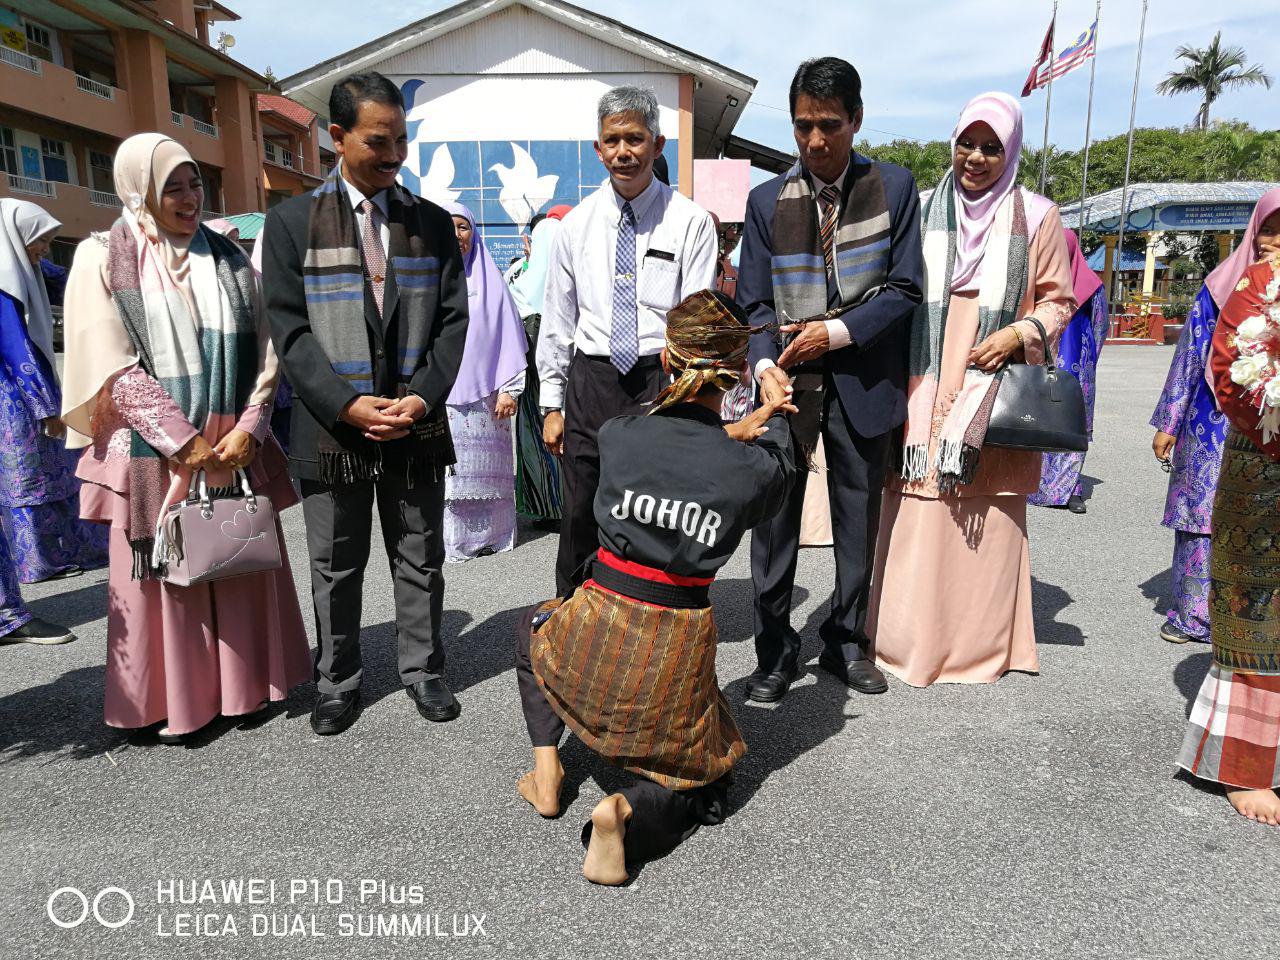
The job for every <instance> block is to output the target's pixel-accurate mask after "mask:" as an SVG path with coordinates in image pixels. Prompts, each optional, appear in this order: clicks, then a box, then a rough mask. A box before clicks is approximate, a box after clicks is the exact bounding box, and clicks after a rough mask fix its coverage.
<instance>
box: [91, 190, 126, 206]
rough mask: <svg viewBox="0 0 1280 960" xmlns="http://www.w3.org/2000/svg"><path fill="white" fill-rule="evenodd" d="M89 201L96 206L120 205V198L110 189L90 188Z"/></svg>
mask: <svg viewBox="0 0 1280 960" xmlns="http://www.w3.org/2000/svg"><path fill="white" fill-rule="evenodd" d="M89 202H90V203H92V204H93V205H94V206H95V207H118V206H120V198H119V197H117V196H116V195H115V194H114V193H112V192H111V191H110V190H90V191H89Z"/></svg>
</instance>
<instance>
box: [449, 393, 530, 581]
mask: <svg viewBox="0 0 1280 960" xmlns="http://www.w3.org/2000/svg"><path fill="white" fill-rule="evenodd" d="M494 399H495V398H494V397H492V396H490V397H486V398H485V399H483V400H477V401H475V402H474V403H467V404H461V405H458V406H455V405H453V404H449V405H448V406H447V407H446V408H445V409H446V410H447V411H448V414H449V432H450V434H451V435H452V436H453V447H454V451H455V453H456V455H457V458H458V462H457V463H456V464H455V465H454V466H453V467H451V468H449V470H448V472H447V473H446V474H445V481H444V547H445V559H446V560H449V561H451V562H458V561H462V560H469V559H471V558H472V557H476V556H479V555H480V554H481V553H484V552H488V553H498V552H501V551H503V550H510V549H511V548H512V547H514V546H515V542H516V486H515V484H516V480H515V460H514V457H515V454H514V450H513V446H512V438H511V420H510V419H506V420H499V419H497V418H496V417H495V416H494V415H493V404H494Z"/></svg>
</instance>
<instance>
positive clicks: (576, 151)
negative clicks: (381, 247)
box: [392, 73, 693, 269]
mask: <svg viewBox="0 0 1280 960" xmlns="http://www.w3.org/2000/svg"><path fill="white" fill-rule="evenodd" d="M392 79H393V80H394V81H395V82H396V83H397V84H399V86H400V88H401V90H402V92H403V93H404V96H405V106H406V111H407V114H408V120H409V156H408V159H407V161H406V163H405V165H404V168H403V169H402V170H401V174H400V179H401V181H402V182H403V183H404V185H405V186H406V187H407V188H409V189H410V190H413V191H414V192H416V193H419V194H421V195H422V196H424V197H427V198H428V199H431V200H435V201H437V202H441V201H446V200H454V201H457V202H459V203H464V204H466V205H467V206H468V207H470V208H471V210H472V212H473V213H474V214H475V215H476V220H477V223H478V224H479V226H480V229H481V234H482V236H483V237H484V239H485V244H486V245H487V246H488V248H489V251H490V253H492V254H493V258H494V260H495V261H496V262H497V264H498V266H499V267H501V268H503V269H505V268H506V266H507V264H508V263H509V262H510V261H511V259H512V258H513V257H516V256H519V255H520V254H521V253H522V250H523V248H522V245H521V240H520V235H521V233H523V232H525V231H527V229H528V224H529V221H530V220H531V219H532V218H533V216H534V215H535V214H537V213H540V212H545V211H546V210H547V209H549V208H550V207H553V206H555V205H557V204H561V203H567V204H570V205H576V204H578V203H579V202H580V201H581V200H582V198H583V197H585V196H587V194H589V193H591V192H592V191H593V190H595V189H597V188H598V187H599V186H600V185H601V184H602V183H603V182H604V181H605V180H606V179H607V176H608V175H607V173H606V172H605V168H604V166H603V164H601V163H600V160H599V158H598V157H597V156H596V152H595V148H594V146H593V143H594V141H595V136H596V125H597V119H596V103H597V101H598V100H599V98H600V96H601V95H602V94H603V93H605V91H607V90H609V89H610V88H612V87H615V86H619V85H622V84H634V85H636V86H641V87H647V88H649V89H651V90H653V92H654V94H655V96H656V97H657V99H658V104H659V124H660V126H661V128H662V132H663V134H664V136H666V138H667V142H666V146H665V148H664V150H663V155H664V156H665V157H666V158H667V164H668V169H669V174H670V178H671V185H672V187H678V185H679V183H680V181H681V180H682V179H684V178H690V179H691V178H692V175H693V171H692V169H688V170H686V169H684V168H683V165H682V164H681V162H680V142H679V130H680V111H679V96H680V90H679V75H677V74H668V73H663V74H655V73H644V74H610V75H605V76H584V75H582V74H564V75H542V76H522V77H511V76H494V75H485V76H456V75H454V76H449V75H444V76H442V75H438V74H437V75H420V76H413V75H408V76H406V75H398V76H392ZM690 166H691V164H690Z"/></svg>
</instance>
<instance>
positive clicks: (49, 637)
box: [0, 617, 76, 646]
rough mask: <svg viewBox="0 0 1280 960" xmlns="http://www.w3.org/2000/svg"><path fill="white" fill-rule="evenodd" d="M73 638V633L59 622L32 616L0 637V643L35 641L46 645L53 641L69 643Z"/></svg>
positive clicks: (74, 636) (53, 642)
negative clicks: (15, 628)
mask: <svg viewBox="0 0 1280 960" xmlns="http://www.w3.org/2000/svg"><path fill="white" fill-rule="evenodd" d="M75 638H76V635H75V634H74V633H72V632H71V631H70V630H68V629H67V628H66V627H64V626H61V625H60V624H56V623H49V622H48V621H47V620H41V619H40V618H39V617H32V618H31V619H30V620H28V621H27V622H26V623H25V624H23V625H22V626H20V627H19V628H18V629H17V630H10V631H9V632H8V633H6V634H5V635H4V636H3V637H0V643H37V644H42V645H44V646H48V645H51V644H55V643H70V642H71V641H72V640H74V639H75Z"/></svg>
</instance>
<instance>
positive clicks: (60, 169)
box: [40, 137, 71, 183]
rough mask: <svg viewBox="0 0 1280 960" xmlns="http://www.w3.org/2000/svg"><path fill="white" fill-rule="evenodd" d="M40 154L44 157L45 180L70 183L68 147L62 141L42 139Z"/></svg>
mask: <svg viewBox="0 0 1280 960" xmlns="http://www.w3.org/2000/svg"><path fill="white" fill-rule="evenodd" d="M40 154H41V156H43V157H44V178H45V179H46V180H54V181H57V182H58V183H70V182H71V177H70V175H69V173H68V170H67V145H66V144H65V143H63V142H62V141H60V140H49V139H47V138H45V137H41V138H40Z"/></svg>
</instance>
